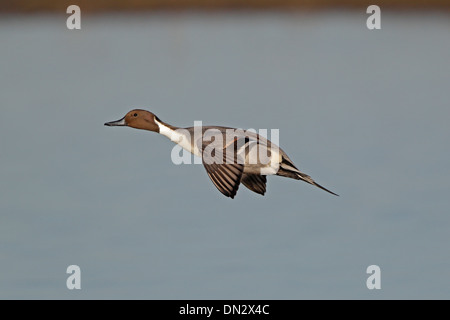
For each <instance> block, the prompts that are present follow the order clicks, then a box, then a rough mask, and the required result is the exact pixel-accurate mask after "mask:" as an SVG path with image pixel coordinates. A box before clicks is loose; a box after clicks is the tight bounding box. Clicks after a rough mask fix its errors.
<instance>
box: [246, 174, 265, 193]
mask: <svg viewBox="0 0 450 320" xmlns="http://www.w3.org/2000/svg"><path fill="white" fill-rule="evenodd" d="M241 182H242V184H243V185H244V186H246V187H247V188H248V189H250V190H251V191H253V192H256V193H259V194H260V195H264V193H266V182H267V178H266V176H261V175H259V174H247V173H244V174H242V178H241Z"/></svg>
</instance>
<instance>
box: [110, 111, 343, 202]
mask: <svg viewBox="0 0 450 320" xmlns="http://www.w3.org/2000/svg"><path fill="white" fill-rule="evenodd" d="M105 126H128V127H132V128H136V129H143V130H149V131H154V132H157V133H160V134H162V135H164V136H166V137H167V138H169V139H170V140H172V141H173V142H175V143H177V144H178V145H180V146H181V147H182V148H183V149H185V150H187V151H189V152H190V153H193V154H194V155H196V156H199V157H200V158H201V159H202V163H203V165H204V167H205V169H206V172H207V173H208V176H209V178H210V179H211V181H212V182H213V183H214V185H215V186H216V188H217V189H218V190H219V191H220V192H222V193H223V194H224V195H225V196H227V197H230V198H234V196H235V195H236V192H237V190H238V188H239V184H240V183H241V182H242V184H243V185H244V186H246V187H247V188H248V189H250V190H251V191H253V192H256V193H259V194H261V195H264V193H265V192H266V182H267V179H266V176H267V175H277V176H282V177H288V178H292V179H297V180H303V181H305V182H307V183H309V184H312V185H314V186H316V187H319V188H320V189H322V190H325V191H327V192H329V193H331V194H334V195H336V196H337V194H335V193H334V192H331V191H330V190H328V189H326V188H324V187H322V186H321V185H319V184H318V183H316V182H315V181H314V180H313V179H312V178H311V177H310V176H308V175H307V174H304V173H302V172H300V170H298V169H297V167H296V166H295V165H294V163H293V162H292V160H291V159H289V157H288V156H287V154H286V153H285V152H284V151H283V150H281V148H279V147H278V146H277V145H276V144H274V143H272V142H271V141H269V140H267V139H265V138H264V137H262V136H261V135H259V134H257V133H254V132H249V131H245V132H244V131H243V130H240V129H234V128H227V127H218V126H201V127H189V128H178V127H174V126H171V125H169V124H167V123H165V122H164V121H162V120H160V119H159V118H158V117H157V116H155V115H154V114H153V113H151V112H149V111H146V110H140V109H135V110H131V111H130V112H128V113H127V114H126V115H125V117H123V118H122V119H120V120H117V121H112V122H107V123H105ZM262 155H265V156H266V158H265V159H262V158H264V157H262ZM263 160H264V161H263Z"/></svg>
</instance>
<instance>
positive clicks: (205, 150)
mask: <svg viewBox="0 0 450 320" xmlns="http://www.w3.org/2000/svg"><path fill="white" fill-rule="evenodd" d="M217 137H219V134H218V135H217ZM220 140H221V139H219V138H217V139H214V140H213V139H211V140H210V141H205V140H204V141H203V142H202V162H203V166H204V167H205V169H206V172H207V173H208V176H209V178H210V179H211V181H212V182H213V183H214V185H215V186H216V188H217V189H218V190H219V191H220V192H222V193H223V194H224V195H225V196H227V197H230V198H231V199H233V198H234V196H235V195H236V192H237V190H238V189H239V184H240V182H241V177H242V173H243V171H244V165H243V162H242V161H241V162H238V161H237V153H236V152H234V151H235V150H234V149H235V146H234V145H235V143H232V144H230V145H228V146H226V147H225V148H224V144H223V141H220ZM229 148H232V149H229ZM227 151H228V152H227Z"/></svg>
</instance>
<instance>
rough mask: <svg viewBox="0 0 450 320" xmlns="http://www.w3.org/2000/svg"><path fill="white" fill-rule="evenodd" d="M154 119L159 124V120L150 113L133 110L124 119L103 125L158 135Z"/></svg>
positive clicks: (157, 127)
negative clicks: (134, 129)
mask: <svg viewBox="0 0 450 320" xmlns="http://www.w3.org/2000/svg"><path fill="white" fill-rule="evenodd" d="M155 119H156V120H157V121H159V122H161V120H159V119H158V117H157V116H155V115H154V114H153V113H151V112H150V111H147V110H141V109H135V110H131V111H130V112H128V113H127V114H126V115H125V117H123V118H122V119H120V120H117V121H111V122H107V123H105V126H111V127H113V126H127V127H132V128H136V129H143V130H149V131H154V132H158V133H159V126H158V125H157V124H156V122H155Z"/></svg>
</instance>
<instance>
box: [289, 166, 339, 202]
mask: <svg viewBox="0 0 450 320" xmlns="http://www.w3.org/2000/svg"><path fill="white" fill-rule="evenodd" d="M297 177H298V179H299V180H303V181H305V182H308V183H309V184H312V185H313V186H316V187H317V188H320V189H322V190H325V191H326V192H329V193H331V194H334V195H335V196H338V197H339V195H338V194H336V193H334V192H332V191H330V190H328V189H327V188H324V187H322V186H321V185H320V184H318V183H317V182H315V181H314V180H313V179H312V178H311V177H310V176H308V175H307V174H304V173H302V172H297Z"/></svg>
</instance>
